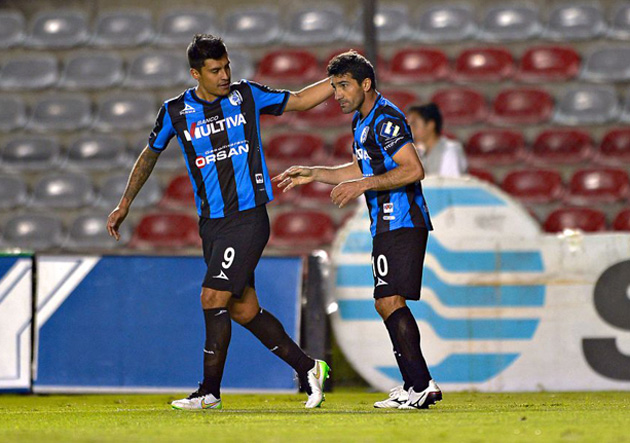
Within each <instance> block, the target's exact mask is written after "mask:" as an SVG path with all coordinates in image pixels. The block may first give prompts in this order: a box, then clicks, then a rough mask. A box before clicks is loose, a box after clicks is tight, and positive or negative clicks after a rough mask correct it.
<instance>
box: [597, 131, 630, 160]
mask: <svg viewBox="0 0 630 443" xmlns="http://www.w3.org/2000/svg"><path fill="white" fill-rule="evenodd" d="M594 160H595V161H596V162H597V163H601V164H605V165H611V166H618V165H619V164H630V128H618V129H613V130H611V131H609V132H608V133H607V134H606V135H605V136H604V138H603V139H602V142H601V144H600V146H599V150H598V151H597V152H596V154H595V158H594Z"/></svg>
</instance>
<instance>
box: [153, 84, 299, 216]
mask: <svg viewBox="0 0 630 443" xmlns="http://www.w3.org/2000/svg"><path fill="white" fill-rule="evenodd" d="M288 99H289V92H288V91H283V90H274V89H270V88H268V87H266V86H263V85H259V84H257V83H254V82H248V81H246V80H241V81H240V82H238V83H233V84H232V85H231V86H230V93H229V94H228V95H227V96H225V97H218V98H217V99H216V100H214V101H213V102H208V101H205V100H202V99H200V98H199V97H198V96H197V94H196V93H195V89H194V88H191V89H188V90H186V91H185V92H184V93H182V94H181V95H180V96H178V97H176V98H173V99H170V100H167V101H166V102H164V104H163V105H162V107H161V108H160V111H159V113H158V116H157V120H156V122H155V127H154V129H153V132H151V135H150V136H149V147H150V148H151V149H152V150H153V151H155V152H161V151H163V150H164V149H165V148H166V146H167V145H168V142H169V140H171V138H173V137H175V136H176V137H177V140H178V141H179V144H180V146H181V148H182V152H183V154H184V159H185V162H186V167H187V169H188V174H189V175H190V180H191V181H192V185H193V191H194V193H195V203H196V205H197V211H198V213H199V216H200V217H207V218H220V217H225V216H227V215H230V214H234V213H236V212H239V211H244V210H247V209H251V208H254V207H256V206H260V205H263V204H265V203H267V202H269V201H271V200H273V192H272V187H271V180H270V177H269V172H268V171H267V166H266V163H265V157H264V155H263V149H262V143H261V138H260V115H261V114H272V115H281V114H282V112H283V111H284V108H285V106H286V103H287V101H288Z"/></svg>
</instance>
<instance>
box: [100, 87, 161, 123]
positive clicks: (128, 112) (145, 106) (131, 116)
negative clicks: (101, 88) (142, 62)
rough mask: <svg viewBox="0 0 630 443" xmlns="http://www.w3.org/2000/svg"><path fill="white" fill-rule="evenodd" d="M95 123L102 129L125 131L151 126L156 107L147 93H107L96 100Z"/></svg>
mask: <svg viewBox="0 0 630 443" xmlns="http://www.w3.org/2000/svg"><path fill="white" fill-rule="evenodd" d="M97 106H98V111H97V115H96V121H95V125H96V127H97V129H99V130H102V131H125V130H139V129H147V128H151V127H152V125H153V123H154V121H155V116H156V115H157V108H156V106H155V101H154V99H153V97H152V96H150V95H147V94H137V93H136V94H133V93H127V94H121V93H115V94H109V95H107V96H103V97H102V98H101V99H100V100H99V101H98V105H97Z"/></svg>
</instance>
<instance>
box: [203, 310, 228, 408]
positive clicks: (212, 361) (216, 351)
mask: <svg viewBox="0 0 630 443" xmlns="http://www.w3.org/2000/svg"><path fill="white" fill-rule="evenodd" d="M203 315H204V318H205V322H206V343H205V346H204V349H203V383H202V384H201V387H202V388H203V390H204V391H207V392H209V393H211V394H212V395H214V396H215V397H216V398H220V397H221V379H222V378H223V368H224V367H225V359H226V357H227V350H228V345H229V344H230V337H231V336H232V320H231V319H230V314H229V313H228V310H227V308H213V309H204V310H203Z"/></svg>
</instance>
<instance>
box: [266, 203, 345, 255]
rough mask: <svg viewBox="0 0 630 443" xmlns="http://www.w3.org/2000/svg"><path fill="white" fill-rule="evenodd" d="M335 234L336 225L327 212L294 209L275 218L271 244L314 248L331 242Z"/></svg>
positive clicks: (272, 226) (272, 225)
mask: <svg viewBox="0 0 630 443" xmlns="http://www.w3.org/2000/svg"><path fill="white" fill-rule="evenodd" d="M334 235H335V226H334V224H333V221H332V219H331V218H330V216H329V215H328V214H326V213H325V212H320V211H309V210H294V211H291V212H284V213H282V214H279V215H278V216H277V217H276V218H275V219H274V220H273V222H272V224H271V238H270V240H269V245H270V246H274V247H290V248H298V249H299V248H309V247H311V248H314V247H317V246H322V245H327V244H330V243H331V242H332V240H333V237H334Z"/></svg>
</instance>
